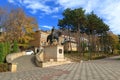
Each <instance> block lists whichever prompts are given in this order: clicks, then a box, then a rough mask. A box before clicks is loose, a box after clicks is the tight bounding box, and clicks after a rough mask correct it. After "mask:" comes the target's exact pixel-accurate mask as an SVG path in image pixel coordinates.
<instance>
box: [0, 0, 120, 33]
mask: <svg viewBox="0 0 120 80" xmlns="http://www.w3.org/2000/svg"><path fill="white" fill-rule="evenodd" d="M8 4H9V5H13V6H18V7H22V8H23V9H24V10H25V12H26V13H27V14H28V15H31V16H34V17H35V18H36V19H37V21H38V23H39V28H40V29H44V30H50V29H51V28H52V26H55V27H56V28H58V26H57V23H58V19H61V18H62V12H63V11H64V10H65V9H66V8H71V9H75V8H79V7H82V8H83V9H85V10H86V13H90V12H91V11H94V13H95V14H97V15H98V16H99V17H101V18H102V19H103V20H104V22H105V23H106V24H108V25H109V26H110V30H111V31H112V32H114V33H115V34H120V15H119V14H120V0H1V1H0V6H1V5H2V6H3V5H8Z"/></svg>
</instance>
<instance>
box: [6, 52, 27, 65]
mask: <svg viewBox="0 0 120 80" xmlns="http://www.w3.org/2000/svg"><path fill="white" fill-rule="evenodd" d="M24 55H25V52H19V53H11V54H8V55H7V56H6V61H7V63H12V61H13V60H14V59H16V58H18V57H21V56H24Z"/></svg>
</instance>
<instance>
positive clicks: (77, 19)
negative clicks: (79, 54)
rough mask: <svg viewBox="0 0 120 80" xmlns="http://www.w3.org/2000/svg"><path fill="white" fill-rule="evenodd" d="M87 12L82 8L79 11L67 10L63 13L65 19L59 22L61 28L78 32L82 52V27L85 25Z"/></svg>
mask: <svg viewBox="0 0 120 80" xmlns="http://www.w3.org/2000/svg"><path fill="white" fill-rule="evenodd" d="M85 20H86V19H85V10H83V9H82V8H78V9H74V10H71V9H69V8H68V9H66V10H65V11H64V12H63V19H61V20H59V22H58V25H59V26H60V28H62V29H63V28H64V29H68V30H74V31H76V32H77V35H78V37H77V41H78V42H77V44H78V50H79V51H80V27H81V26H83V25H85Z"/></svg>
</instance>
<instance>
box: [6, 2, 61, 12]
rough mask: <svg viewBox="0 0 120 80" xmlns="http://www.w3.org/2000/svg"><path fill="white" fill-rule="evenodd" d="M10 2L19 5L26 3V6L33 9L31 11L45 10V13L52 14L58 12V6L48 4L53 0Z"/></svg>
mask: <svg viewBox="0 0 120 80" xmlns="http://www.w3.org/2000/svg"><path fill="white" fill-rule="evenodd" d="M8 1H9V2H10V3H16V2H17V3H18V4H17V3H16V4H17V5H24V7H26V8H28V9H31V11H30V12H31V13H33V14H34V13H36V12H37V11H39V10H40V11H43V12H44V13H45V14H50V13H54V12H58V10H59V8H58V7H51V6H49V5H47V4H46V2H50V1H53V0H17V1H16V0H8Z"/></svg>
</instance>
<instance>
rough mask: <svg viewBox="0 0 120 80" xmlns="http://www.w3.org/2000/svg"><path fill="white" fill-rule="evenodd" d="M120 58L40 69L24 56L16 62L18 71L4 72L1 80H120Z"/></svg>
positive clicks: (31, 57)
mask: <svg viewBox="0 0 120 80" xmlns="http://www.w3.org/2000/svg"><path fill="white" fill-rule="evenodd" d="M119 57H120V56H117V57H112V58H106V59H101V60H91V61H83V62H82V63H76V62H74V63H69V64H64V65H59V66H52V67H47V68H39V67H36V66H35V65H34V63H32V62H33V61H34V60H33V56H24V57H20V58H18V59H16V60H15V61H14V62H17V63H18V71H17V72H14V73H11V72H2V73H0V80H120V60H117V58H119ZM22 62H24V63H22Z"/></svg>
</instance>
